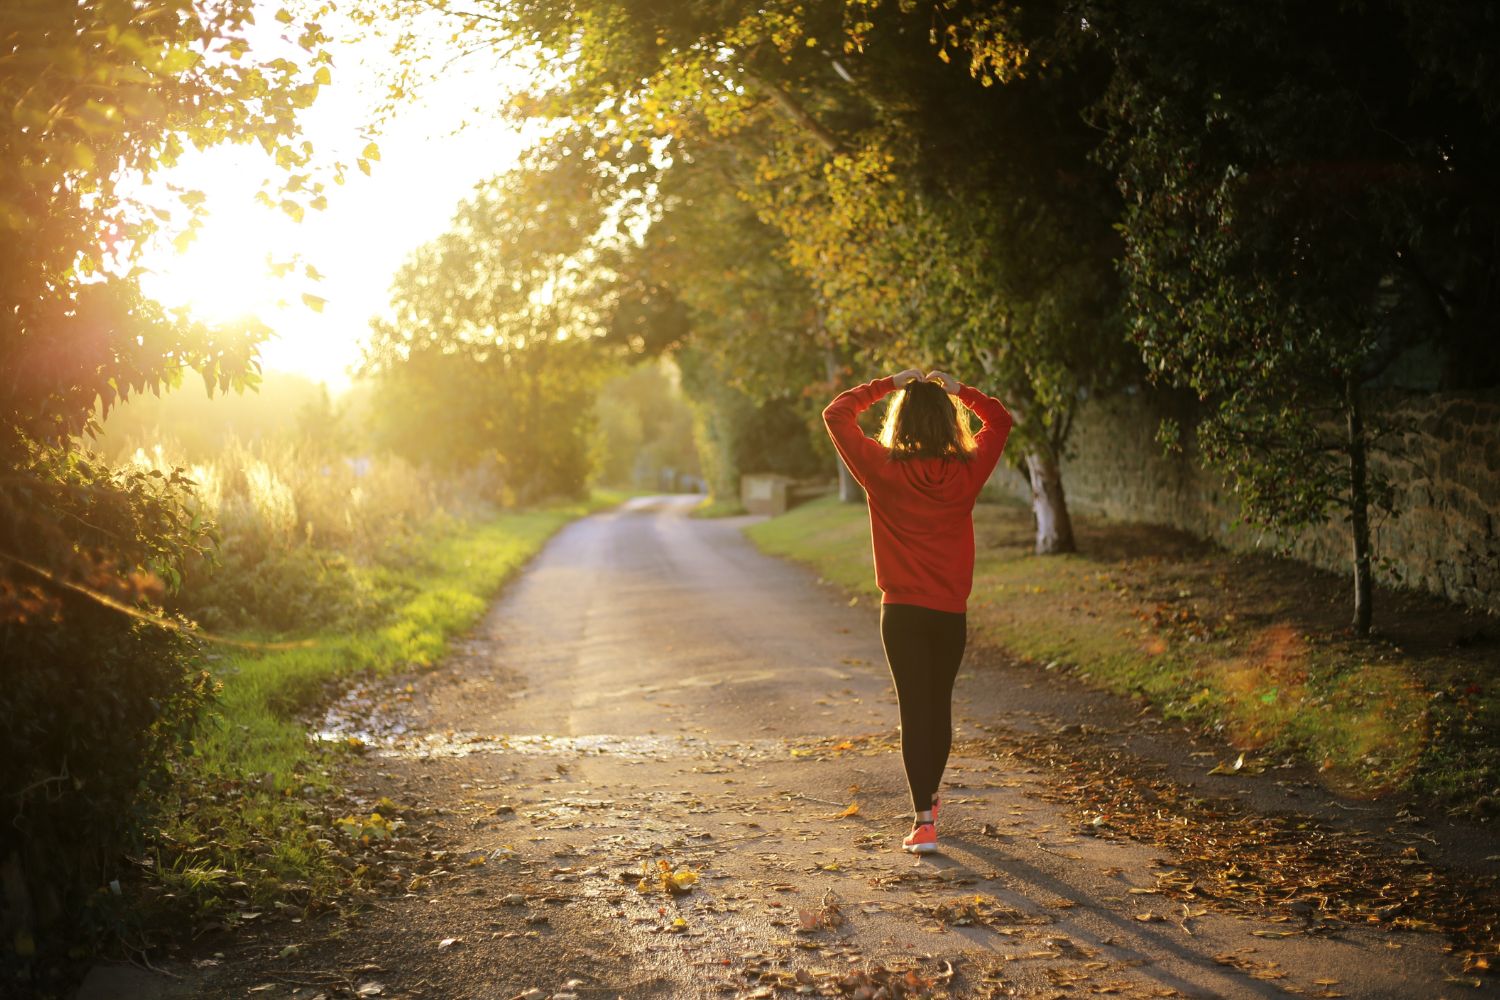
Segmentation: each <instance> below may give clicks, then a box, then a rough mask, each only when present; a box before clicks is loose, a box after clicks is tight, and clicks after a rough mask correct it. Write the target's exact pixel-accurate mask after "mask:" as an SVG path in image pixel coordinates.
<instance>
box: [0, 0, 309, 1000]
mask: <svg viewBox="0 0 1500 1000" xmlns="http://www.w3.org/2000/svg"><path fill="white" fill-rule="evenodd" d="M253 12H254V4H253V3H252V0H97V2H90V3H58V2H54V0H14V2H10V3H7V4H6V6H5V8H4V11H3V13H0V36H3V38H4V42H3V45H0V664H3V675H4V683H3V684H0V716H3V717H4V718H5V719H6V720H7V721H8V725H7V727H6V730H5V739H4V741H3V743H0V753H3V755H4V757H5V759H6V761H7V767H6V768H5V770H4V772H3V773H4V778H3V780H0V798H3V799H4V801H5V802H6V816H7V821H6V825H5V833H4V834H3V835H0V865H4V867H5V871H6V879H5V882H6V889H5V891H6V906H5V907H4V909H3V913H0V936H3V938H4V940H5V941H6V942H7V944H8V946H10V947H13V948H14V954H15V955H16V956H17V957H18V958H19V959H20V960H21V961H22V962H23V963H30V962H31V961H32V960H33V959H40V960H46V959H48V958H60V957H61V956H63V955H65V954H66V952H67V950H68V946H69V945H70V944H73V943H75V942H77V941H78V940H79V938H80V937H82V936H83V935H84V933H85V931H86V930H87V929H89V928H88V924H89V916H88V912H87V911H88V909H89V907H86V906H84V905H82V904H84V903H85V902H86V901H98V900H99V899H100V898H101V897H100V895H99V893H98V888H99V886H100V885H101V884H103V883H104V882H105V881H107V880H108V878H109V875H108V874H107V873H109V872H110V871H111V870H112V869H113V867H114V865H115V864H116V863H117V858H118V854H119V852H120V850H121V849H122V848H123V847H124V846H125V845H127V844H129V843H130V842H131V839H132V838H133V837H136V836H137V835H138V834H139V831H140V829H141V825H142V823H143V822H144V820H145V818H146V816H147V815H148V813H149V810H150V807H151V803H152V801H153V800H152V796H151V794H150V793H151V791H152V788H153V786H155V785H156V784H158V783H159V782H161V781H164V780H166V779H167V777H168V774H169V772H168V762H169V755H170V754H172V753H173V752H175V751H176V750H177V749H178V747H179V746H180V745H181V743H182V742H184V741H185V739H186V737H187V733H188V731H189V730H190V727H191V725H192V723H193V721H194V719H195V717H196V714H197V712H198V710H199V708H200V707H201V706H202V704H203V703H204V701H205V699H206V697H207V695H208V694H209V685H208V683H207V679H206V675H204V674H203V673H202V671H201V669H199V668H198V663H197V661H196V658H195V656H194V651H193V649H192V648H191V644H190V643H189V642H188V640H187V639H186V638H184V635H185V633H186V632H187V626H188V623H186V622H184V621H181V620H178V619H172V618H168V617H167V616H165V615H164V614H163V613H162V612H161V610H160V607H159V603H160V601H161V599H162V598H163V597H164V596H165V595H166V594H167V593H168V592H169V591H170V590H171V589H173V588H174V587H175V586H176V584H177V582H178V580H179V579H180V571H181V568H182V565H183V563H184V561H185V560H186V559H188V558H190V557H191V556H192V555H194V554H195V553H197V552H199V551H201V549H202V548H203V547H204V546H205V545H206V544H208V543H209V541H210V536H209V534H208V531H207V529H208V526H207V525H206V524H205V523H204V522H203V521H202V520H201V519H199V518H197V517H194V516H193V515H192V513H191V512H190V511H189V510H188V509H187V508H186V507H185V504H184V501H185V500H186V499H187V498H188V496H189V495H190V493H191V486H192V484H191V483H190V482H189V481H187V480H186V478H185V477H184V476H183V475H182V474H181V470H176V471H174V472H173V473H171V474H165V473H143V472H139V471H121V470H115V469H112V468H110V467H109V466H108V465H107V463H105V462H103V461H101V460H99V459H98V458H97V457H95V456H92V455H90V454H89V453H88V449H87V445H86V443H85V442H84V440H82V439H83V438H86V437H87V436H88V435H90V434H92V433H93V432H94V431H95V430H96V429H97V422H98V420H99V419H100V418H101V416H102V415H103V414H105V413H108V411H109V410H110V409H111V408H112V407H113V406H114V405H115V404H117V403H118V402H119V401H121V400H123V399H125V398H126V397H128V396H130V395H132V394H137V393H142V392H146V391H148V390H149V391H153V392H160V391H161V390H162V389H163V388H166V387H168V386H172V385H176V384H178V383H179V382H180V381H181V380H182V378H183V377H184V375H185V374H186V373H188V372H194V371H195V372H197V373H199V374H200V375H201V376H202V377H203V379H204V381H205V383H206V384H207V385H208V387H209V388H210V389H211V390H216V391H222V390H224V389H227V388H230V387H236V386H239V387H243V386H248V385H251V384H253V382H254V379H255V375H256V368H255V351H256V347H257V344H258V343H259V341H260V339H261V337H262V336H263V335H264V331H262V330H258V329H253V328H237V329H236V328H218V329H211V328H209V327H206V326H204V325H203V324H200V323H197V322H194V321H193V320H192V319H191V318H190V317H187V316H183V315H178V314H175V313H170V312H168V311H166V310H164V309H162V308H161V307H160V306H158V305H157V304H156V303H154V302H152V301H150V300H148V299H147V298H145V297H144V296H143V295H142V294H141V291H140V288H139V284H138V281H137V278H138V276H139V273H140V270H139V269H140V266H141V255H142V253H143V251H144V249H145V247H146V246H147V245H148V244H150V243H151V242H152V241H153V240H154V239H157V238H159V237H162V236H165V235H167V234H169V233H171V232H173V231H174V230H175V231H177V234H178V239H179V240H186V239H189V238H191V233H192V231H193V229H194V227H195V219H196V214H197V211H198V209H199V207H200V203H201V201H202V195H201V193H199V192H193V191H180V192H177V195H178V199H177V200H178V202H179V206H178V207H177V208H167V207H163V206H161V205H159V204H152V203H150V202H148V201H147V200H146V199H145V197H144V196H143V195H141V194H139V193H138V192H140V191H141V190H142V186H141V185H142V182H143V181H145V180H149V179H150V178H151V177H152V176H153V175H155V174H157V172H158V171H159V170H161V169H162V168H164V167H167V166H170V165H171V164H172V163H174V162H175V161H176V160H177V159H178V158H179V157H180V156H181V155H182V154H183V153H184V151H185V150H186V149H187V148H189V147H196V148H200V149H201V148H205V147H208V146H212V145H217V144H220V143H250V142H255V143H258V144H260V145H261V146H262V147H264V148H265V149H266V150H267V152H268V153H269V154H270V155H271V157H272V159H273V162H274V163H275V164H276V165H277V167H276V170H275V174H276V180H275V182H274V183H272V184H271V185H270V186H269V187H268V188H267V189H266V190H265V191H263V192H262V194H263V195H264V197H265V198H267V199H269V200H272V201H273V203H275V202H278V201H279V202H280V203H282V204H283V206H284V207H285V208H286V209H287V210H288V211H291V212H293V213H294V214H295V213H298V212H301V211H303V210H304V207H305V206H311V205H314V204H316V203H317V201H318V199H319V198H321V197H322V195H321V190H320V188H321V185H320V183H319V182H318V181H317V180H315V178H314V176H313V171H312V169H311V162H312V160H311V157H312V147H311V146H310V145H309V144H307V143H305V142H304V141H302V140H301V138H300V136H299V135H298V115H299V113H300V112H301V111H302V110H303V109H304V108H306V107H307V106H308V105H309V103H310V102H311V101H312V100H313V98H314V96H315V95H316V93H317V90H318V87H319V86H320V85H321V84H322V83H325V82H327V81H328V80H329V79H330V70H329V67H328V56H327V55H326V53H324V52H323V50H322V44H323V41H324V36H323V33H322V31H321V29H320V28H319V26H318V25H317V23H316V22H315V21H312V20H308V21H302V22H299V21H297V19H296V18H294V17H292V16H291V15H289V14H288V15H285V17H284V19H283V22H282V23H283V25H284V33H285V35H286V42H285V44H286V46H287V47H288V48H289V49H290V51H292V52H294V53H296V54H297V57H296V58H287V57H278V58H269V59H262V58H256V57H254V56H252V55H251V49H250V46H249V43H248V38H247V36H248V31H249V27H250V24H251V19H252V14H253ZM38 932H43V933H40V934H39V933H38ZM6 981H7V982H17V981H19V979H13V978H12V977H11V976H10V975H7V976H6Z"/></svg>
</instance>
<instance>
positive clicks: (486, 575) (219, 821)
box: [156, 493, 621, 910]
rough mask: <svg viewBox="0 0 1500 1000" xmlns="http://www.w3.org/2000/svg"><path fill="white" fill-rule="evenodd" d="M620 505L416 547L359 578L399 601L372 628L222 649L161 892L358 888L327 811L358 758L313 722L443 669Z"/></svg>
mask: <svg viewBox="0 0 1500 1000" xmlns="http://www.w3.org/2000/svg"><path fill="white" fill-rule="evenodd" d="M619 499H621V496H620V495H618V494H612V493H596V494H595V495H594V497H593V498H592V499H591V500H590V501H589V502H587V503H576V504H569V505H558V506H549V507H544V508H539V509H535V510H527V511H520V512H514V513H505V514H501V515H499V516H497V517H494V518H493V519H491V520H487V521H484V522H481V523H476V524H471V525H467V526H463V527H460V528H459V529H457V530H456V531H448V532H446V533H443V534H435V535H431V536H427V537H420V536H419V537H418V538H416V539H414V540H412V541H411V542H409V543H408V544H406V545H405V546H403V551H404V552H405V555H406V557H405V558H404V559H403V560H401V561H400V562H399V563H398V564H397V565H385V566H375V567H367V568H364V569H362V570H361V572H362V573H364V574H365V575H366V577H367V579H366V580H365V581H364V582H365V583H367V584H368V585H370V586H372V587H375V588H376V589H377V590H379V591H381V592H382V593H385V594H387V595H394V596H395V598H396V599H395V600H394V601H393V602H392V608H393V610H392V611H391V612H390V613H389V614H388V615H387V616H386V617H385V620H384V621H381V622H378V623H375V624H373V625H368V626H365V627H355V628H352V629H350V630H347V631H341V630H337V629H330V630H328V631H326V632H323V633H321V634H317V635H312V636H302V637H296V638H295V639H293V640H291V643H292V644H290V645H289V643H288V638H287V637H284V636H275V637H273V636H264V635H254V634H244V635H239V636H236V637H234V638H236V639H238V640H240V641H242V642H246V643H253V644H260V645H261V647H262V648H261V649H259V650H255V649H236V648H233V647H223V649H222V650H221V652H220V653H219V656H220V658H219V659H218V660H216V661H215V662H214V663H213V670H214V673H215V674H216V676H217V677H218V678H219V680H220V681H221V683H222V690H221V691H220V695H219V699H218V704H217V706H216V711H215V712H214V715H213V717H212V718H211V719H209V720H207V721H206V722H205V723H204V724H203V726H202V727H201V728H200V731H199V733H198V736H197V738H196V740H195V741H194V747H193V751H194V752H193V754H192V755H191V756H189V757H188V758H187V761H186V765H185V767H184V769H183V772H182V774H181V781H180V782H179V786H178V789H177V792H176V795H175V798H174V801H172V802H170V803H168V809H167V819H166V821H165V822H164V823H163V825H162V828H161V830H160V831H159V836H158V844H159V849H158V851H157V859H156V870H157V872H158V886H157V888H158V891H159V892H170V893H171V894H172V895H173V896H175V897H176V898H178V899H179V900H183V899H186V900H188V901H189V902H190V904H191V905H192V906H195V907H198V908H200V909H204V910H216V909H222V908H223V907H224V906H225V905H226V904H245V905H257V906H263V905H268V904H269V902H270V901H272V900H275V899H278V898H279V897H281V896H282V895H283V894H284V892H285V890H286V888H287V886H288V885H289V884H290V885H292V886H294V887H296V889H297V891H298V892H299V893H310V894H311V897H312V898H325V897H328V896H331V895H333V894H335V893H336V892H337V891H339V889H340V888H346V887H347V886H348V885H349V884H350V882H351V878H350V876H349V874H348V873H347V872H346V871H345V870H344V869H342V868H340V867H338V866H337V865H336V864H334V863H333V862H332V858H331V846H332V842H331V841H330V840H329V830H330V824H331V821H332V819H333V818H334V817H332V816H331V814H330V812H329V805H328V801H327V800H328V799H329V798H330V797H332V796H336V794H337V792H338V790H339V789H338V769H339V764H340V757H341V755H343V754H346V753H350V752H356V751H357V749H358V748H357V747H355V746H353V745H350V744H337V743H335V744H328V745H320V744H317V743H315V742H314V741H313V740H312V739H310V737H309V733H308V727H307V722H306V717H307V716H308V715H309V714H311V713H312V712H313V711H314V710H316V709H318V708H320V707H321V705H322V704H323V703H324V702H325V701H326V700H327V699H328V697H329V695H330V694H332V693H333V692H335V691H337V690H338V688H339V687H340V686H341V685H343V684H347V683H348V682H350V681H351V680H353V679H354V678H357V677H369V676H380V675H383V674H389V673H392V672H396V671H402V670H409V669H415V668H421V667H425V666H430V665H432V664H434V663H436V662H438V660H439V659H441V657H442V655H443V653H444V652H445V650H446V649H447V647H448V643H449V641H450V640H451V639H452V638H454V637H455V636H457V635H459V634H461V633H463V632H464V631H466V630H467V629H469V628H470V627H471V626H473V625H474V624H475V623H476V622H477V621H478V620H479V618H480V617H481V616H482V615H483V614H484V612H485V609H486V608H487V607H488V605H489V603H490V600H491V599H492V597H493V596H494V594H495V592H496V591H497V590H498V589H499V588H500V587H501V585H503V584H504V583H505V582H506V580H508V579H509V578H510V577H511V576H512V575H514V574H515V573H516V571H517V570H519V569H520V568H521V567H522V566H523V565H524V564H525V563H526V562H527V560H529V559H530V558H531V556H533V555H534V554H535V553H536V552H537V551H538V550H539V549H540V548H541V547H542V545H543V544H544V543H545V542H546V541H547V539H548V538H550V537H551V536H552V534H553V533H554V532H555V531H557V529H558V528H560V527H562V526H563V525H564V524H566V523H567V522H569V521H571V520H573V519H575V518H577V517H579V516H581V515H583V514H585V513H588V512H589V511H591V510H594V509H598V508H600V507H603V506H608V505H610V504H613V503H615V502H618V500H619ZM288 645H289V648H278V647H288ZM266 647H270V648H266ZM180 908H181V907H180V905H179V909H180Z"/></svg>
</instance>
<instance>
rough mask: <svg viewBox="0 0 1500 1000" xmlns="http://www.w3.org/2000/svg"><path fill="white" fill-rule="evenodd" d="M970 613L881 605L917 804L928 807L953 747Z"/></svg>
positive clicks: (884, 638)
mask: <svg viewBox="0 0 1500 1000" xmlns="http://www.w3.org/2000/svg"><path fill="white" fill-rule="evenodd" d="M967 638H968V633H967V618H966V617H965V616H964V615H963V614H961V613H954V612H952V611H934V610H933V609H932V608H922V607H917V606H916V605H914V604H882V605H881V606H880V641H881V643H882V644H883V645H884V646H885V659H886V662H887V663H888V664H890V667H891V677H892V678H894V679H895V681H896V700H897V701H898V702H899V703H900V706H901V760H902V763H904V764H905V765H906V783H907V785H908V786H910V788H911V804H912V808H913V809H915V810H916V811H917V812H926V811H927V810H928V809H931V808H932V796H933V795H934V794H935V793H936V792H937V788H938V783H939V782H941V781H942V780H943V770H944V768H946V767H947V766H948V751H949V750H950V749H952V746H953V680H954V678H955V677H957V676H958V663H959V661H960V660H962V659H963V656H964V643H965V641H966V640H967Z"/></svg>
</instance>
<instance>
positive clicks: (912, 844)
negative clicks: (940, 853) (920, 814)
mask: <svg viewBox="0 0 1500 1000" xmlns="http://www.w3.org/2000/svg"><path fill="white" fill-rule="evenodd" d="M901 849H902V850H903V851H905V852H906V853H908V854H932V853H933V852H934V851H936V850H937V849H938V846H937V827H936V826H934V825H933V824H931V823H918V824H917V825H916V827H914V828H913V829H912V831H911V833H909V834H907V835H906V839H905V840H903V841H901Z"/></svg>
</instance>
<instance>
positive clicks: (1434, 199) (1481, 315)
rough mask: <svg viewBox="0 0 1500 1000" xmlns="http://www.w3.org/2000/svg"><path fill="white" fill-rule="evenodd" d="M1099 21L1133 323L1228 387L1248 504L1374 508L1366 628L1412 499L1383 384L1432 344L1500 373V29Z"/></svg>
mask: <svg viewBox="0 0 1500 1000" xmlns="http://www.w3.org/2000/svg"><path fill="white" fill-rule="evenodd" d="M1450 13H1451V12H1450ZM1090 20H1091V23H1093V24H1094V26H1095V28H1096V30H1097V31H1098V32H1099V34H1100V37H1101V39H1103V40H1104V44H1105V45H1107V46H1109V47H1110V48H1111V51H1112V52H1113V54H1114V57H1115V59H1116V70H1115V77H1114V80H1113V83H1112V85H1111V89H1110V92H1109V94H1108V97H1107V99H1106V100H1105V101H1104V102H1103V104H1102V107H1101V119H1102V120H1103V122H1104V124H1105V125H1106V126H1107V128H1108V129H1109V132H1110V136H1111V138H1110V143H1109V146H1108V149H1107V155H1108V157H1109V160H1110V162H1111V164H1112V165H1113V166H1114V169H1115V170H1116V171H1117V172H1118V175H1119V183H1120V188H1121V190H1122V192H1124V194H1125V195H1126V198H1127V205H1128V208H1127V211H1126V212H1125V214H1124V217H1123V220H1122V224H1121V231H1122V233H1123V234H1124V236H1125V240H1126V248H1125V256H1124V261H1123V271H1124V274H1125V276H1126V278H1127V281H1128V283H1129V291H1130V305H1131V310H1132V313H1133V316H1134V325H1133V331H1132V336H1133V339H1134V341H1135V343H1136V344H1137V345H1138V346H1139V347H1140V349H1141V352H1142V355H1143V357H1144V358H1145V360H1146V362H1147V364H1148V365H1149V366H1150V369H1151V371H1152V374H1153V377H1155V378H1157V379H1159V380H1162V381H1166V382H1169V383H1172V384H1175V385H1180V386H1184V387H1188V388H1191V389H1192V390H1193V391H1194V392H1196V393H1197V394H1198V396H1199V397H1200V399H1203V400H1205V401H1206V402H1207V403H1208V404H1209V411H1208V413H1207V416H1206V419H1204V420H1203V422H1202V423H1201V424H1200V425H1199V427H1198V438H1199V443H1200V446H1201V450H1202V453H1203V454H1204V456H1205V457H1206V459H1207V460H1208V461H1209V462H1210V463H1211V464H1212V465H1213V466H1215V467H1217V468H1219V469H1221V470H1223V471H1224V472H1225V473H1226V474H1227V475H1228V476H1229V477H1230V479H1231V480H1232V482H1233V484H1234V487H1235V490H1236V492H1237V493H1238V495H1239V497H1240V500H1241V505H1242V509H1243V511H1244V514H1245V516H1246V517H1247V518H1248V519H1250V520H1252V521H1256V522H1259V523H1262V524H1267V525H1271V526H1274V527H1279V528H1287V529H1297V528H1300V527H1303V526H1305V525H1309V524H1315V523H1320V522H1322V521H1324V520H1326V519H1327V518H1328V517H1329V516H1330V514H1331V513H1334V512H1342V513H1344V514H1345V515H1346V516H1347V517H1348V519H1349V520H1350V521H1351V522H1352V526H1353V532H1354V537H1355V559H1354V561H1355V567H1354V568H1355V578H1356V582H1357V586H1356V616H1355V617H1356V622H1355V624H1356V628H1357V629H1359V630H1360V631H1361V632H1363V631H1365V630H1367V629H1368V627H1369V610H1368V592H1369V565H1370V562H1371V555H1370V542H1369V530H1368V518H1369V511H1370V509H1371V508H1374V509H1386V510H1389V509H1390V484H1389V483H1387V482H1385V481H1384V480H1383V479H1381V478H1380V477H1379V476H1378V475H1377V474H1376V472H1375V470H1374V469H1373V468H1372V467H1370V466H1369V464H1368V461H1367V455H1368V453H1369V452H1371V451H1373V450H1375V449H1378V448H1379V446H1380V443H1381V438H1382V435H1383V433H1384V432H1385V431H1386V430H1388V428H1386V427H1384V426H1383V425H1382V424H1381V422H1380V421H1379V415H1378V414H1373V415H1372V414H1367V413H1366V412H1365V407H1364V405H1363V402H1362V401H1363V394H1364V389H1365V387H1367V386H1369V385H1370V384H1372V383H1373V382H1375V381H1377V380H1379V379H1380V378H1382V377H1383V376H1384V375H1385V373H1386V372H1387V371H1388V370H1389V369H1390V368H1391V366H1392V365H1393V363H1394V362H1396V361H1397V360H1398V359H1399V358H1400V357H1401V356H1402V355H1403V354H1406V353H1408V352H1410V351H1413V350H1415V349H1419V348H1422V347H1424V346H1429V347H1434V346H1435V348H1436V350H1437V352H1438V353H1439V355H1440V356H1441V357H1443V358H1444V359H1445V363H1446V366H1447V369H1448V377H1447V381H1448V382H1449V384H1453V385H1474V384H1484V382H1485V381H1486V380H1488V381H1491V382H1493V381H1494V380H1496V379H1497V378H1500V362H1497V361H1496V354H1495V352H1494V351H1493V349H1492V348H1491V349H1488V350H1487V349H1485V348H1484V346H1483V344H1484V342H1485V340H1486V338H1492V337H1493V317H1494V315H1495V310H1496V308H1497V307H1500V298H1497V296H1500V291H1497V289H1500V250H1497V247H1500V213H1496V212H1495V210H1494V207H1493V200H1492V199H1491V198H1490V196H1489V194H1488V193H1487V190H1486V189H1487V186H1488V183H1489V182H1488V180H1487V178H1489V177H1492V176H1494V175H1495V173H1496V170H1497V169H1500V140H1497V139H1496V137H1495V130H1494V128H1493V123H1492V121H1491V118H1492V115H1493V109H1494V96H1495V95H1494V88H1493V86H1491V85H1489V84H1488V83H1486V82H1484V81H1482V80H1476V79H1472V78H1463V79H1455V78H1454V77H1453V76H1452V75H1451V71H1452V69H1453V68H1454V66H1455V65H1456V64H1461V63H1462V62H1463V61H1464V60H1465V58H1467V57H1466V56H1465V55H1464V53H1465V52H1467V53H1469V54H1474V53H1478V52H1480V51H1489V50H1491V49H1493V46H1494V44H1496V41H1497V39H1500V25H1497V23H1496V22H1495V21H1494V19H1493V18H1491V19H1488V20H1487V21H1485V22H1484V23H1483V24H1480V23H1476V24H1474V26H1473V27H1474V29H1475V33H1474V35H1473V36H1472V37H1471V38H1469V39H1468V40H1466V41H1464V42H1462V43H1458V42H1457V40H1456V39H1454V38H1453V37H1452V36H1450V35H1447V34H1446V33H1443V32H1436V33H1434V32H1433V31H1432V29H1431V28H1430V27H1429V25H1428V14H1427V13H1426V12H1425V11H1424V12H1421V13H1419V12H1418V11H1417V10H1416V9H1415V7H1413V6H1412V5H1408V4H1404V3H1399V2H1387V3H1379V4H1374V5H1361V6H1360V7H1359V8H1357V13H1356V8H1355V7H1354V6H1353V5H1344V6H1342V7H1341V6H1339V5H1333V6H1327V5H1325V6H1309V5H1305V4H1297V3H1292V2H1286V3H1273V4H1262V5H1259V6H1258V7H1257V8H1256V10H1255V11H1254V12H1253V13H1252V12H1251V11H1249V10H1248V9H1244V8H1239V7H1234V6H1225V5H1222V4H1215V3H1209V2H1204V3H1192V4H1181V5H1176V6H1174V7H1173V8H1172V9H1171V10H1170V12H1168V11H1167V10H1166V9H1165V8H1153V7H1149V5H1141V4H1132V3H1119V4H1106V5H1102V6H1101V11H1100V17H1099V18H1097V19H1095V18H1091V19H1090ZM1438 37H1442V38H1443V40H1444V44H1445V45H1453V44H1456V45H1457V48H1455V49H1444V50H1442V51H1438V50H1435V49H1433V48H1432V47H1431V45H1432V43H1433V41H1434V40H1435V39H1436V38H1438ZM1163 53H1173V54H1174V57H1173V58H1164V57H1163ZM1268 78H1270V79H1274V80H1275V81H1276V85H1275V86H1274V87H1268V86H1266V85H1265V80H1267V79H1268ZM1481 330H1483V331H1484V332H1483V333H1481V332H1480V331H1481Z"/></svg>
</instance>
